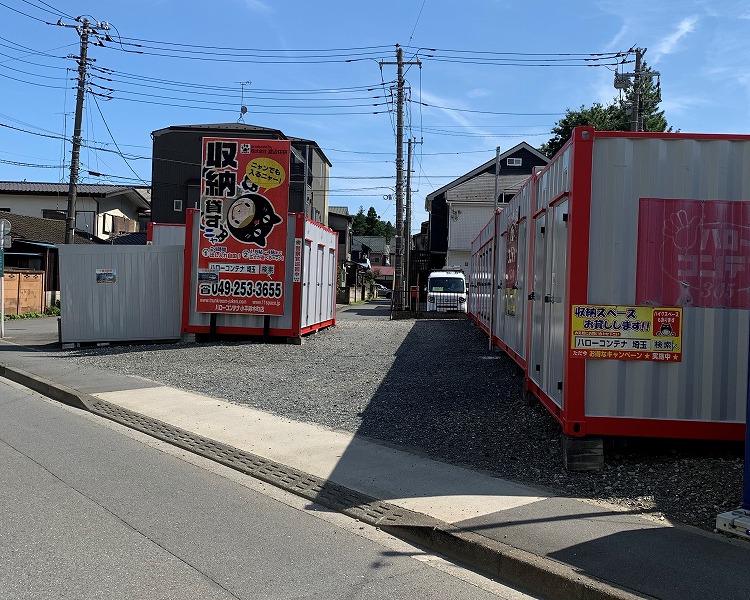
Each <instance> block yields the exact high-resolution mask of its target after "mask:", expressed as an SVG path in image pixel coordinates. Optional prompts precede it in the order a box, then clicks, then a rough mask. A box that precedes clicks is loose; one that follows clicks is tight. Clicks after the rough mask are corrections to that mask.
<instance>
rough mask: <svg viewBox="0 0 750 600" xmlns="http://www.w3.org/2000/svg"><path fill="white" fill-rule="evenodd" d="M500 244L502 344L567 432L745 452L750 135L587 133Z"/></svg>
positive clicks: (498, 332)
mask: <svg viewBox="0 0 750 600" xmlns="http://www.w3.org/2000/svg"><path fill="white" fill-rule="evenodd" d="M514 237H516V238H517V244H518V246H517V248H515V246H514V244H515V243H516V242H515V241H514ZM489 243H490V242H489V241H488V240H487V239H485V238H482V239H480V238H477V240H476V241H475V243H474V245H473V247H472V251H473V257H472V262H471V264H472V273H471V275H470V277H472V278H474V279H478V277H479V273H480V272H481V269H482V267H481V265H482V261H481V252H482V249H483V248H484V247H486V246H487V245H488V244H489ZM495 244H497V249H498V259H497V261H496V263H495V264H496V269H497V271H496V278H497V280H498V281H500V282H502V283H501V284H500V285H501V287H500V289H495V290H493V295H492V309H493V310H494V311H495V312H494V314H493V318H492V319H491V321H492V324H493V326H492V332H491V333H492V343H493V344H496V345H498V346H499V347H500V348H502V349H504V350H505V351H506V352H507V353H508V354H509V355H510V356H511V357H513V359H514V360H515V361H516V362H517V363H518V364H519V365H521V366H522V367H523V368H524V369H525V372H526V389H527V390H528V391H530V392H531V393H533V394H534V395H536V396H537V397H538V398H539V400H540V401H541V402H542V403H543V404H544V405H545V406H546V407H547V408H548V410H549V411H550V412H551V413H552V414H553V415H554V416H555V418H557V419H558V420H559V421H560V423H561V425H562V429H563V433H565V434H568V435H572V436H585V435H625V436H653V437H683V438H693V439H728V440H734V439H736V440H741V439H744V436H745V434H744V428H745V411H746V393H747V377H748V337H749V336H750V310H748V309H750V136H730V135H705V134H704V135H697V134H649V133H626V132H597V131H595V130H594V129H592V128H589V127H581V128H577V129H576V130H575V131H574V133H573V136H572V137H571V140H570V141H569V142H568V143H567V144H566V145H565V146H564V147H563V149H562V150H561V151H560V152H559V153H558V154H557V155H556V156H555V157H554V158H553V159H552V161H551V162H550V163H549V165H548V166H547V167H546V168H544V169H543V170H541V171H540V172H538V173H535V174H534V175H533V176H532V177H531V178H530V180H529V181H528V182H527V183H526V184H525V185H524V186H523V187H522V189H521V191H520V192H519V194H517V195H516V196H515V197H514V198H513V200H512V201H511V202H510V203H509V204H508V205H507V207H506V208H505V210H504V211H503V212H502V213H501V214H500V216H499V218H498V222H497V227H496V231H495ZM481 306H482V305H481V303H480V301H479V299H477V301H476V302H474V303H473V304H472V308H473V312H472V316H473V318H475V320H477V322H478V323H480V325H482V324H484V323H486V319H485V318H484V317H481V316H480V314H483V313H482V310H483V309H482V308H481ZM673 326H674V327H673ZM660 336H662V337H660Z"/></svg>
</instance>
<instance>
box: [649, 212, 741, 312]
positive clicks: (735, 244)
mask: <svg viewBox="0 0 750 600" xmlns="http://www.w3.org/2000/svg"><path fill="white" fill-rule="evenodd" d="M638 215H639V216H638V271H637V274H636V289H635V301H636V304H647V305H666V306H670V305H672V306H684V307H697V308H740V309H748V308H750V202H737V201H726V200H721V201H720V200H711V201H708V202H704V201H701V200H686V199H663V198H641V199H640V203H639V208H638Z"/></svg>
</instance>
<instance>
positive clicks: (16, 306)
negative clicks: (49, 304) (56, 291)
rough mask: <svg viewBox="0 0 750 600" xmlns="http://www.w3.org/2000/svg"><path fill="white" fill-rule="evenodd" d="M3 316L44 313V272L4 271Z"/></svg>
mask: <svg viewBox="0 0 750 600" xmlns="http://www.w3.org/2000/svg"><path fill="white" fill-rule="evenodd" d="M4 279H5V303H4V306H5V314H6V315H13V314H15V315H22V314H24V313H29V312H38V313H41V312H44V309H45V308H46V307H45V306H44V304H45V303H44V298H45V296H44V271H22V270H8V269H6V270H5V278H4Z"/></svg>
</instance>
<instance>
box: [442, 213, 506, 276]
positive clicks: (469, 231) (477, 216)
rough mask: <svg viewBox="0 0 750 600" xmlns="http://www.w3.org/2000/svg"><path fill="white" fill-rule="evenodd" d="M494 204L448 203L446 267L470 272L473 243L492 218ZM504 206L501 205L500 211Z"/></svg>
mask: <svg viewBox="0 0 750 600" xmlns="http://www.w3.org/2000/svg"><path fill="white" fill-rule="evenodd" d="M494 206H495V205H494V203H493V202H477V201H473V202H467V201H454V202H451V201H450V200H449V201H448V252H447V254H446V256H445V266H446V267H460V268H461V269H463V270H464V273H467V274H468V272H469V263H470V261H471V243H472V242H473V241H474V238H476V237H477V235H478V233H479V232H480V231H481V230H482V227H484V226H485V225H486V224H487V221H489V220H490V219H491V218H492V211H493V210H494ZM503 206H504V205H500V209H502V208H503Z"/></svg>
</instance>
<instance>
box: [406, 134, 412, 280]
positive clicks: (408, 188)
mask: <svg viewBox="0 0 750 600" xmlns="http://www.w3.org/2000/svg"><path fill="white" fill-rule="evenodd" d="M411 143H412V140H411V138H409V143H408V146H407V153H406V222H405V223H404V229H406V235H405V236H404V240H405V242H406V247H405V251H404V256H405V257H406V277H405V278H404V287H405V288H406V291H407V292H408V291H410V290H409V274H410V267H411Z"/></svg>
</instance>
